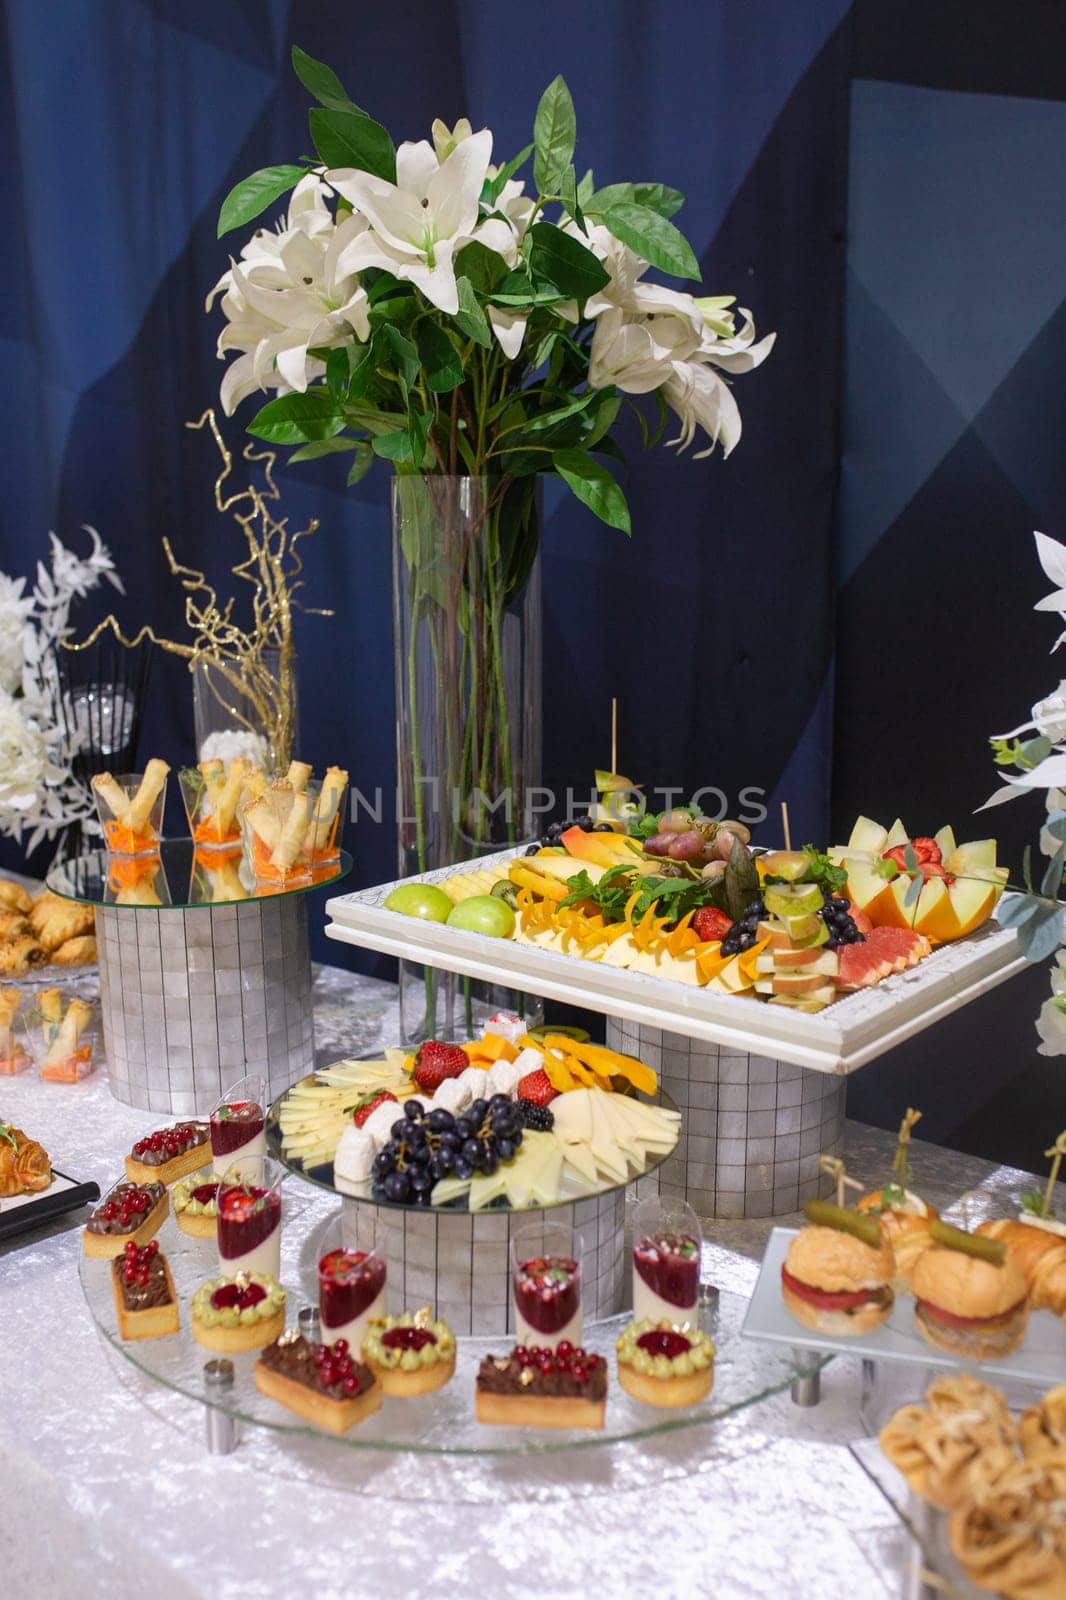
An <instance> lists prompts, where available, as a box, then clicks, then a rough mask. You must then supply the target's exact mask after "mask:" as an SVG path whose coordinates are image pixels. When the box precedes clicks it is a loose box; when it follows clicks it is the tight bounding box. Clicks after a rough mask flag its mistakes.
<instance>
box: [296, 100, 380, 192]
mask: <svg viewBox="0 0 1066 1600" xmlns="http://www.w3.org/2000/svg"><path fill="white" fill-rule="evenodd" d="M311 137H312V139H313V140H314V141H315V149H316V150H317V151H318V153H319V155H320V156H321V157H322V160H323V161H324V162H325V164H326V166H327V167H355V168H357V170H358V171H360V172H370V173H373V175H374V177H375V178H384V179H385V181H386V183H395V182H396V151H395V150H394V149H393V144H392V140H391V139H390V138H389V135H388V133H387V132H386V131H385V129H384V128H383V127H382V126H381V123H380V122H375V121H374V119H373V118H372V117H368V116H366V115H364V114H363V113H362V112H355V111H332V110H323V109H321V108H320V107H318V106H313V107H312V109H311Z"/></svg>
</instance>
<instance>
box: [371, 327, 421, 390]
mask: <svg viewBox="0 0 1066 1600" xmlns="http://www.w3.org/2000/svg"><path fill="white" fill-rule="evenodd" d="M379 333H380V337H381V339H382V340H383V342H384V345H385V347H386V349H387V350H389V351H390V352H391V354H392V356H393V357H394V358H395V359H396V360H397V361H398V362H399V364H400V381H401V383H402V384H403V386H404V388H405V390H406V389H409V388H410V387H411V385H412V384H413V383H414V381H415V379H416V378H417V377H418V374H419V370H420V368H421V365H422V363H421V362H420V361H419V359H418V351H417V350H416V349H415V347H414V345H413V344H412V343H411V341H410V339H407V338H405V337H404V335H403V334H402V333H401V332H400V330H399V328H395V327H393V325H392V323H391V322H386V323H384V324H383V325H382V327H381V328H380V330H379Z"/></svg>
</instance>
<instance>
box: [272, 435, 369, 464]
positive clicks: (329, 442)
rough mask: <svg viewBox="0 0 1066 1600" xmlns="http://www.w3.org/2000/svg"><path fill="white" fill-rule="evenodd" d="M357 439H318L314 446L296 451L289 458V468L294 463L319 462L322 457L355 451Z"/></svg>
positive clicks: (301, 447) (308, 445)
mask: <svg viewBox="0 0 1066 1600" xmlns="http://www.w3.org/2000/svg"><path fill="white" fill-rule="evenodd" d="M357 442H358V441H357V440H355V439H316V440H315V441H314V443H313V444H305V445H301V446H300V448H299V450H294V451H293V453H292V455H291V456H290V457H289V466H290V467H291V466H292V464H293V462H294V461H317V460H318V459H319V458H320V457H321V456H340V455H344V454H345V452H346V451H348V450H354V449H355V448H356V445H357Z"/></svg>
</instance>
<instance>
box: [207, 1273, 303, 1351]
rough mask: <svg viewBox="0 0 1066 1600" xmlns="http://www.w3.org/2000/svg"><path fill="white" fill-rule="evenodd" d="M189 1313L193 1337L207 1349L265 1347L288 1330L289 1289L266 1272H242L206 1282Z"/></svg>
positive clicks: (252, 1348)
mask: <svg viewBox="0 0 1066 1600" xmlns="http://www.w3.org/2000/svg"><path fill="white" fill-rule="evenodd" d="M219 1299H222V1300H225V1301H226V1302H227V1303H226V1304H219V1303H218V1301H219ZM249 1311H250V1312H251V1313H252V1314H251V1315H248V1314H247V1312H249ZM189 1312H190V1321H191V1323H192V1333H193V1338H194V1339H195V1340H196V1342H197V1344H202V1345H203V1347H204V1349H205V1350H215V1351H217V1352H218V1353H219V1354H220V1355H239V1354H241V1352H242V1351H246V1350H261V1349H262V1348H263V1346H264V1345H267V1344H273V1342H274V1340H275V1339H277V1338H280V1336H281V1335H282V1334H283V1333H284V1331H285V1290H284V1289H283V1288H282V1287H281V1285H280V1284H279V1283H278V1282H277V1281H276V1280H275V1279H274V1278H270V1277H267V1276H266V1274H265V1273H261V1272H238V1273H237V1275H236V1277H233V1278H212V1279H210V1280H209V1281H208V1282H207V1283H202V1284H201V1285H200V1287H199V1289H197V1291H196V1293H195V1294H194V1295H193V1299H192V1305H191V1306H190V1308H189Z"/></svg>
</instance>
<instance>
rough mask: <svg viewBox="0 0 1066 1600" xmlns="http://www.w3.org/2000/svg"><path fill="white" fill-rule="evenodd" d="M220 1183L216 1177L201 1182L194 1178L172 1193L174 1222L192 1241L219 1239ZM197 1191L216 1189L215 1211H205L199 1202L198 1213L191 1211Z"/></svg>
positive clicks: (175, 1188) (175, 1186)
mask: <svg viewBox="0 0 1066 1600" xmlns="http://www.w3.org/2000/svg"><path fill="white" fill-rule="evenodd" d="M208 1159H210V1157H209V1158H208ZM218 1183H219V1180H218V1179H217V1178H215V1177H205V1178H203V1179H202V1181H199V1182H198V1181H197V1180H196V1179H195V1178H193V1180H192V1181H191V1182H190V1183H186V1182H184V1181H183V1180H182V1181H179V1182H178V1183H176V1184H175V1185H174V1188H173V1189H172V1190H171V1191H170V1203H171V1207H172V1209H173V1212H174V1221H175V1222H176V1223H177V1225H178V1227H179V1228H180V1229H181V1231H182V1233H187V1234H188V1235H189V1237H190V1239H217V1237H218ZM197 1189H214V1191H215V1198H214V1200H212V1202H211V1204H212V1206H213V1208H214V1209H213V1210H211V1211H205V1210H203V1209H202V1208H201V1207H200V1203H199V1202H196V1204H197V1206H198V1209H197V1210H196V1211H193V1210H191V1208H190V1204H189V1202H190V1200H191V1198H192V1196H193V1195H194V1194H195V1193H196V1190H197Z"/></svg>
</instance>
